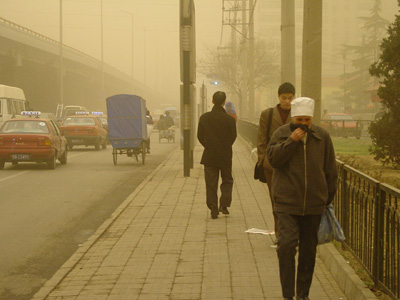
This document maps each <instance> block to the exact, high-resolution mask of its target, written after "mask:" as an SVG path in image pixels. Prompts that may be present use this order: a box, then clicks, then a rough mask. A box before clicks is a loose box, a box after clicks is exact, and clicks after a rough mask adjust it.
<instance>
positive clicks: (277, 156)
mask: <svg viewBox="0 0 400 300" xmlns="http://www.w3.org/2000/svg"><path fill="white" fill-rule="evenodd" d="M313 114H314V100H313V99H311V98H307V97H301V98H297V99H295V100H293V101H292V108H291V115H292V122H291V123H290V124H287V125H284V126H282V127H280V128H279V129H277V130H276V131H275V132H274V134H273V135H272V138H271V142H270V143H269V145H268V148H267V157H268V160H269V162H270V164H271V166H272V167H273V168H274V174H273V177H272V197H273V198H274V213H275V214H276V217H277V220H278V230H279V237H278V248H277V253H278V260H279V273H280V280H281V286H282V294H283V297H284V298H285V299H286V300H290V299H293V297H294V295H295V281H296V299H298V300H309V298H308V295H309V292H310V287H311V282H312V277H313V274H314V266H315V256H316V252H317V244H318V229H319V223H320V221H321V215H322V214H323V213H324V211H325V209H326V206H327V205H328V204H330V203H331V202H332V200H333V198H334V196H335V193H336V186H337V170H336V159H335V152H334V149H333V144H332V140H331V137H330V136H329V133H328V132H327V131H326V130H325V129H323V128H321V127H319V126H316V125H314V124H312V118H313ZM297 245H298V246H299V257H298V266H297V280H295V277H296V270H295V267H296V266H295V265H296V262H295V256H296V246H297Z"/></svg>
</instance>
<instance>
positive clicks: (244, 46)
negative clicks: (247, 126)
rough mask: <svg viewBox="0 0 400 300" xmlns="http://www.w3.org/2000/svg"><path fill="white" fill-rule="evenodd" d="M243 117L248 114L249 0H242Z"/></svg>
mask: <svg viewBox="0 0 400 300" xmlns="http://www.w3.org/2000/svg"><path fill="white" fill-rule="evenodd" d="M242 35H243V37H242V103H243V104H244V105H243V107H242V108H243V110H242V112H241V114H242V117H246V116H248V110H246V108H247V107H248V103H247V93H248V89H249V88H248V54H247V50H248V49H247V0H242Z"/></svg>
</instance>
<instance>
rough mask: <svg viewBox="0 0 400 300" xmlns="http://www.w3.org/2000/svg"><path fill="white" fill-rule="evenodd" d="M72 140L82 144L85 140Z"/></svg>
mask: <svg viewBox="0 0 400 300" xmlns="http://www.w3.org/2000/svg"><path fill="white" fill-rule="evenodd" d="M71 142H73V143H76V144H80V143H83V140H72V141H71Z"/></svg>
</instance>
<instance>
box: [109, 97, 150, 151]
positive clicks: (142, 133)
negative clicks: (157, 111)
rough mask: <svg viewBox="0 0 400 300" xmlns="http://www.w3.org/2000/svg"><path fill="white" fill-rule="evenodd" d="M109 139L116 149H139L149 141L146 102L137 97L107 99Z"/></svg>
mask: <svg viewBox="0 0 400 300" xmlns="http://www.w3.org/2000/svg"><path fill="white" fill-rule="evenodd" d="M106 101H107V118H108V137H109V140H110V142H111V145H112V146H113V147H114V148H133V147H139V146H140V144H141V142H142V140H147V138H148V136H147V122H146V100H144V99H142V98H141V97H140V96H137V95H128V94H121V95H114V96H111V97H108V98H107V100H106Z"/></svg>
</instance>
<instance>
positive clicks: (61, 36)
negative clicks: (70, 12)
mask: <svg viewBox="0 0 400 300" xmlns="http://www.w3.org/2000/svg"><path fill="white" fill-rule="evenodd" d="M62 25H63V19H62V0H60V104H61V105H63V104H64V78H63V72H64V70H63V69H64V66H63V28H62Z"/></svg>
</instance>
